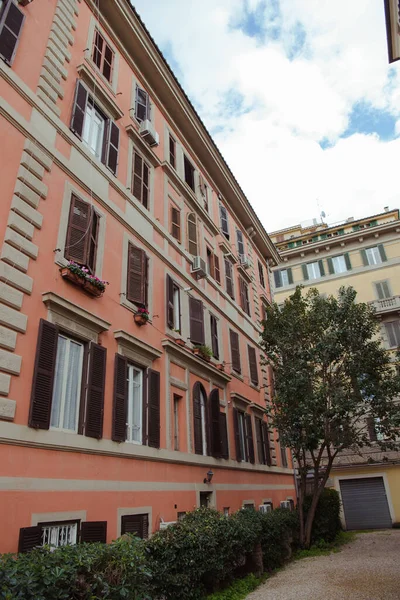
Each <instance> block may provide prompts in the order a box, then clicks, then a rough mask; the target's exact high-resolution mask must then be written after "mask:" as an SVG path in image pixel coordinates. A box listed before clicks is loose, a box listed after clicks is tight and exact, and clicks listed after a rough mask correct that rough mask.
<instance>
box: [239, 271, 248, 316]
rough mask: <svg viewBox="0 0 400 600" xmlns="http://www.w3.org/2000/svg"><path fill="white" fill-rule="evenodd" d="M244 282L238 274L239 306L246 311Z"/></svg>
mask: <svg viewBox="0 0 400 600" xmlns="http://www.w3.org/2000/svg"><path fill="white" fill-rule="evenodd" d="M245 286H246V284H245V282H244V281H243V279H242V277H240V276H239V295H240V306H241V307H242V309H243V310H244V311H245V312H247V311H246V307H247V302H246V289H245Z"/></svg>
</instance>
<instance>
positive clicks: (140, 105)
mask: <svg viewBox="0 0 400 600" xmlns="http://www.w3.org/2000/svg"><path fill="white" fill-rule="evenodd" d="M149 113H150V100H149V95H148V93H147V92H145V90H142V89H141V88H140V87H139V86H138V85H137V86H136V98H135V116H136V119H137V120H138V121H139V122H141V121H145V120H146V119H148V118H149V116H150V115H149Z"/></svg>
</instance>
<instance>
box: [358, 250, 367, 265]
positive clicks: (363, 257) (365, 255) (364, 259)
mask: <svg viewBox="0 0 400 600" xmlns="http://www.w3.org/2000/svg"><path fill="white" fill-rule="evenodd" d="M360 252H361V258H362V261H363V265H364V267H368V265H369V262H368V256H367V252H366V251H365V250H364V248H363V249H362V250H360Z"/></svg>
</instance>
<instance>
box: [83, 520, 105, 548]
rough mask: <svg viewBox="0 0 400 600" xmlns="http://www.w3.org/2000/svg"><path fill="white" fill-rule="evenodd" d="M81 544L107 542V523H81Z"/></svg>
mask: <svg viewBox="0 0 400 600" xmlns="http://www.w3.org/2000/svg"><path fill="white" fill-rule="evenodd" d="M81 542H87V543H89V542H90V543H92V542H102V543H103V544H105V543H106V542H107V521H84V522H83V523H81Z"/></svg>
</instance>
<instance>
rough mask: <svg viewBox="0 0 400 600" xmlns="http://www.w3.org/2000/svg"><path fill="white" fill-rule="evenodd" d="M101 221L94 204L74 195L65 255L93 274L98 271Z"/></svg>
mask: <svg viewBox="0 0 400 600" xmlns="http://www.w3.org/2000/svg"><path fill="white" fill-rule="evenodd" d="M99 221H100V217H99V215H98V214H97V212H96V211H95V209H94V208H93V206H91V205H90V204H89V203H88V202H85V201H84V200H81V198H78V197H77V196H75V195H72V197H71V205H70V210H69V217H68V226H67V235H66V240H65V250H64V257H65V258H66V259H67V260H69V261H72V262H76V263H78V264H79V265H81V266H83V267H86V268H87V269H88V270H89V273H90V274H92V275H93V274H94V273H95V271H96V258H97V244H98V237H99Z"/></svg>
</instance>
